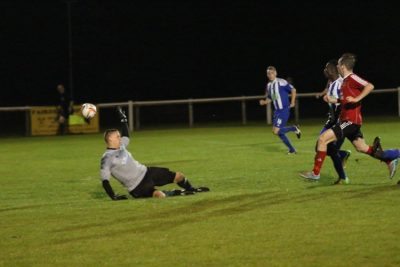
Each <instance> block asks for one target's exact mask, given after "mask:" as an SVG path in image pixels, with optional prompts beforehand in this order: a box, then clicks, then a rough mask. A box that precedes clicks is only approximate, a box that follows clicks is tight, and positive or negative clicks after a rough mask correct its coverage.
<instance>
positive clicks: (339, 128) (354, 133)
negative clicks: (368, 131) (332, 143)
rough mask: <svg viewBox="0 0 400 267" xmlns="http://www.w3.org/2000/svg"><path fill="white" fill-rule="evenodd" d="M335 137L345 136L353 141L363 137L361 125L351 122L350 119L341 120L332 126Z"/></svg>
mask: <svg viewBox="0 0 400 267" xmlns="http://www.w3.org/2000/svg"><path fill="white" fill-rule="evenodd" d="M332 130H333V132H334V133H335V136H336V139H338V140H339V139H344V138H345V137H346V138H347V139H349V140H350V142H353V141H354V140H356V139H358V138H364V136H363V134H362V132H361V125H358V124H353V123H352V122H350V121H342V122H338V123H337V124H335V126H333V127H332Z"/></svg>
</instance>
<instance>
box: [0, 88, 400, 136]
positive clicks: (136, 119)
mask: <svg viewBox="0 0 400 267" xmlns="http://www.w3.org/2000/svg"><path fill="white" fill-rule="evenodd" d="M388 93H391V94H394V93H397V105H398V116H399V117H400V87H398V88H390V89H375V90H373V91H372V92H371V94H388ZM316 94H317V93H298V94H297V98H296V107H295V121H296V122H298V121H299V110H300V99H301V98H315V95H316ZM262 98H264V96H263V95H258V96H238V97H221V98H197V99H178V100H161V101H126V102H115V103H98V104H96V106H97V107H98V108H99V109H103V108H115V107H117V106H124V107H127V108H128V120H129V129H130V130H131V131H133V130H134V129H136V130H138V129H140V108H141V107H145V106H162V105H187V111H188V125H189V127H192V126H193V125H194V116H193V114H194V105H195V104H201V103H217V102H241V119H242V124H243V125H245V124H247V115H246V102H247V101H252V100H259V99H262ZM30 109H31V107H29V106H26V107H0V111H3V112H7V111H8V112H9V111H14V112H15V111H25V112H26V120H25V125H26V132H27V134H29V129H30V123H29V122H30V120H29V111H30ZM271 111H272V109H271V104H269V105H267V106H266V120H267V124H271V123H272V112H271Z"/></svg>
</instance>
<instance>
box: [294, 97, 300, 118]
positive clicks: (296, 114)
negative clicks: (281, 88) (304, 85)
mask: <svg viewBox="0 0 400 267" xmlns="http://www.w3.org/2000/svg"><path fill="white" fill-rule="evenodd" d="M299 103H300V101H299V99H298V98H296V105H295V106H294V121H295V122H296V124H298V123H299Z"/></svg>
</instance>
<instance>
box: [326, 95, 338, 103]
mask: <svg viewBox="0 0 400 267" xmlns="http://www.w3.org/2000/svg"><path fill="white" fill-rule="evenodd" d="M324 101H325V102H327V103H332V104H337V103H338V102H339V100H338V99H337V98H336V97H333V96H329V95H324Z"/></svg>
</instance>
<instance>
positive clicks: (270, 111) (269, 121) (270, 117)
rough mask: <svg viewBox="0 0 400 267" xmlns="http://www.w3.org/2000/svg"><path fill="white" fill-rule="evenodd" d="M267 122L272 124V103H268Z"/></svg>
mask: <svg viewBox="0 0 400 267" xmlns="http://www.w3.org/2000/svg"><path fill="white" fill-rule="evenodd" d="M266 110H267V124H268V125H271V124H272V109H271V103H268V104H267V108H266Z"/></svg>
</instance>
